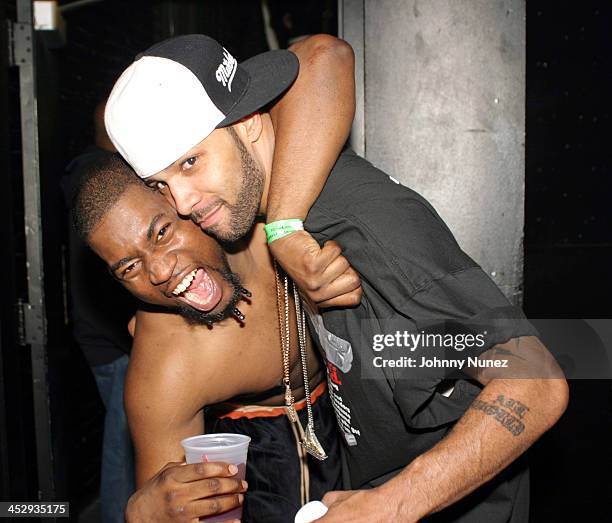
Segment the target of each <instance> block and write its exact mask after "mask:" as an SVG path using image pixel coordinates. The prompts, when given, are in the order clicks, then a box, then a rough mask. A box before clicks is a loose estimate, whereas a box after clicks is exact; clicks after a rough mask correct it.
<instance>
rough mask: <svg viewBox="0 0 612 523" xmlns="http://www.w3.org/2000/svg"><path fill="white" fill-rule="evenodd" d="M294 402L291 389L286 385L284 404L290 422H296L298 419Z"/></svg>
mask: <svg viewBox="0 0 612 523" xmlns="http://www.w3.org/2000/svg"><path fill="white" fill-rule="evenodd" d="M294 403H295V400H294V399H293V394H292V393H291V389H290V388H289V387H287V389H286V390H285V405H286V406H287V416H289V421H291V423H296V422H297V420H298V416H297V412H296V411H295V405H294Z"/></svg>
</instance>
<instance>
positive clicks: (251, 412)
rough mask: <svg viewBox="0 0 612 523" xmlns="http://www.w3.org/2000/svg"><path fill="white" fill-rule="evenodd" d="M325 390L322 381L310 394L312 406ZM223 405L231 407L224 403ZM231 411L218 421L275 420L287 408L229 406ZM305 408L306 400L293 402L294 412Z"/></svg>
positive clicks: (221, 416) (325, 383)
mask: <svg viewBox="0 0 612 523" xmlns="http://www.w3.org/2000/svg"><path fill="white" fill-rule="evenodd" d="M326 390H327V382H326V381H325V380H323V381H322V382H321V383H319V384H318V385H317V386H316V387H315V389H314V390H313V391H312V392H311V393H310V401H311V402H312V404H313V405H314V403H315V402H316V401H317V399H318V398H319V397H320V396H321V395H322V394H323V393H324V392H325V391H326ZM223 405H231V404H227V403H224V404H223ZM231 407H232V410H231V411H229V412H225V413H224V414H222V415H220V416H218V417H219V419H226V418H229V419H239V418H275V417H277V416H285V415H286V414H287V407H284V406H283V407H267V406H265V405H231ZM304 408H306V398H304V399H301V400H300V401H296V402H295V410H302V409H304Z"/></svg>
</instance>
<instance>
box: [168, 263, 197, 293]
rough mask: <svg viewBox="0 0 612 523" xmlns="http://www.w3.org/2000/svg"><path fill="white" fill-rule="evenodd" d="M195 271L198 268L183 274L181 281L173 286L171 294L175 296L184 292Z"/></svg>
mask: <svg viewBox="0 0 612 523" xmlns="http://www.w3.org/2000/svg"><path fill="white" fill-rule="evenodd" d="M197 272H198V269H194V270H193V271H191V272H190V273H189V274H188V275H187V276H185V277H184V278H183V281H181V283H179V284H178V285H177V286H176V287H175V289H174V290H173V291H172V294H174V295H175V296H178V295H179V294H181V293H183V292H185V291H186V290H187V288H188V287H189V286H190V285H191V282H192V281H193V279H194V278H195V275H196V273H197Z"/></svg>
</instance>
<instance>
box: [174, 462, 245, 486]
mask: <svg viewBox="0 0 612 523" xmlns="http://www.w3.org/2000/svg"><path fill="white" fill-rule="evenodd" d="M237 472H238V467H236V465H228V464H227V463H217V462H210V463H192V464H190V465H183V464H181V465H180V466H174V467H171V468H170V469H167V468H164V469H163V470H162V474H164V473H165V475H166V476H171V478H172V479H174V480H175V481H178V482H180V483H187V482H189V481H198V480H201V479H207V478H230V477H232V476H235V475H236V473H237Z"/></svg>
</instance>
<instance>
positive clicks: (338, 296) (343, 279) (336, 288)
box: [308, 262, 362, 307]
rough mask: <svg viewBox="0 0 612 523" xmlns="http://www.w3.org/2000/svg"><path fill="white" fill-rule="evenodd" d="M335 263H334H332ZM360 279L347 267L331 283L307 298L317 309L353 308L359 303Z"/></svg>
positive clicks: (360, 292)
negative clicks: (315, 304)
mask: <svg viewBox="0 0 612 523" xmlns="http://www.w3.org/2000/svg"><path fill="white" fill-rule="evenodd" d="M334 263H335V262H334ZM361 294H362V289H361V279H360V278H359V274H358V273H357V271H355V269H353V268H352V267H350V266H349V267H348V268H347V269H346V270H345V271H344V272H343V273H342V274H340V275H339V276H338V277H336V278H335V279H334V280H333V281H332V282H331V283H329V284H327V285H325V286H323V287H321V288H320V289H318V290H317V291H314V292H309V293H308V296H309V297H310V298H311V299H312V300H313V301H314V302H315V303H317V305H318V306H319V307H354V306H356V305H359V303H360V301H361Z"/></svg>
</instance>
